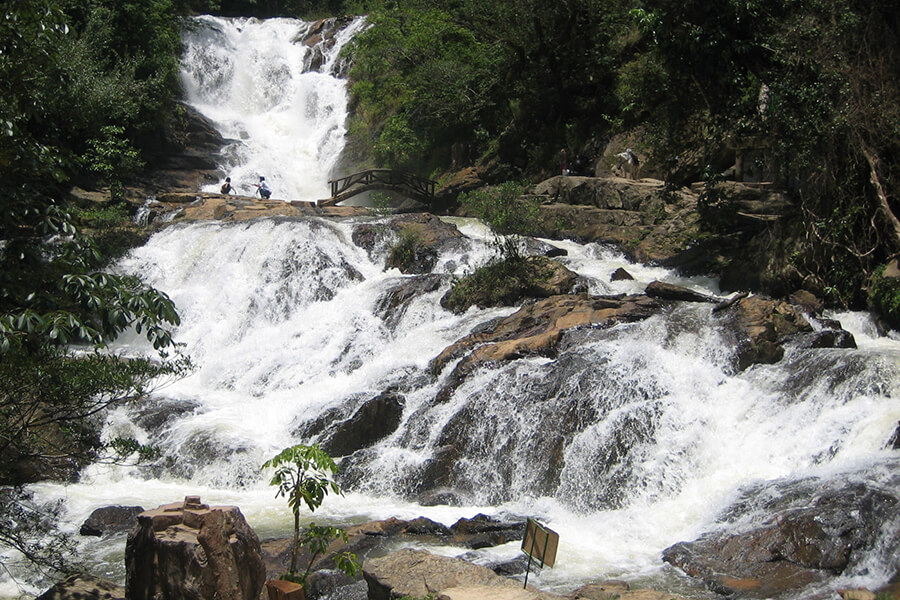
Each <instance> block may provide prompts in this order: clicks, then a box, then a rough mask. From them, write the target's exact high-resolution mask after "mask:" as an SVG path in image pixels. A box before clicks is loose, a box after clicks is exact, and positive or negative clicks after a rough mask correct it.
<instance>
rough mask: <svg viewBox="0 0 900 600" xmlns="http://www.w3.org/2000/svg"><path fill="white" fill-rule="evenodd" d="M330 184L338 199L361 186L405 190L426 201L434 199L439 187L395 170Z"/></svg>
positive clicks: (374, 171)
mask: <svg viewBox="0 0 900 600" xmlns="http://www.w3.org/2000/svg"><path fill="white" fill-rule="evenodd" d="M329 183H330V184H331V197H332V198H338V197H339V196H341V195H342V194H344V193H345V192H347V191H349V190H350V188H352V187H353V186H357V185H359V186H365V187H369V188H372V187H381V186H383V187H386V188H389V189H395V188H403V189H405V190H408V191H409V192H411V193H412V195H414V196H418V197H420V198H423V199H426V200H430V199H433V198H434V190H435V186H436V185H437V184H436V182H434V181H432V180H431V179H425V178H424V177H419V176H418V175H413V174H412V173H406V172H404V171H397V170H394V169H369V170H367V171H361V172H359V173H354V174H353V175H348V176H347V177H341V178H340V179H332V180H331V181H329Z"/></svg>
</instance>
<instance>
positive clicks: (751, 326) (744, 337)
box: [716, 296, 812, 371]
mask: <svg viewBox="0 0 900 600" xmlns="http://www.w3.org/2000/svg"><path fill="white" fill-rule="evenodd" d="M716 314H718V315H720V316H721V317H722V318H723V322H724V324H725V325H726V326H727V327H728V328H730V330H731V332H732V334H733V335H734V336H735V341H734V346H735V363H736V364H735V367H736V368H737V369H738V370H739V371H743V370H744V369H746V368H748V367H750V366H751V365H754V364H758V363H762V364H772V363H776V362H778V361H779V360H781V359H782V358H783V357H784V343H785V342H786V341H787V340H788V339H789V338H791V336H794V335H796V334H797V333H809V332H811V331H812V326H811V325H810V324H809V322H808V321H807V320H806V318H805V317H804V316H803V314H802V313H801V312H800V311H798V310H797V309H796V308H794V307H793V306H792V305H790V304H788V303H787V302H782V301H779V300H773V299H771V298H767V297H765V296H748V297H745V298H741V299H740V300H738V301H737V302H735V303H734V304H732V305H731V306H729V307H728V308H726V309H725V310H722V311H720V312H718V313H716Z"/></svg>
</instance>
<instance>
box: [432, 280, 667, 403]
mask: <svg viewBox="0 0 900 600" xmlns="http://www.w3.org/2000/svg"><path fill="white" fill-rule="evenodd" d="M658 306H659V304H658V302H657V301H656V300H653V299H652V298H649V297H647V296H623V297H609V296H588V295H587V294H573V295H560V296H551V297H549V298H546V299H544V300H539V301H537V302H534V303H532V304H527V305H525V306H523V307H522V308H520V309H519V310H518V311H516V312H515V313H513V314H512V315H510V316H508V317H506V318H504V319H500V320H499V321H497V322H496V323H494V324H493V325H491V326H489V327H488V328H487V329H486V330H484V331H480V332H477V333H473V334H471V335H468V336H466V337H464V338H462V339H461V340H459V341H457V342H456V343H454V344H453V345H451V346H449V347H447V348H445V349H444V351H443V352H441V354H440V355H438V356H437V357H436V358H435V359H434V360H433V361H432V362H431V365H430V367H431V370H432V372H434V373H437V372H440V371H441V370H442V369H443V368H444V367H445V366H446V365H447V364H449V363H450V362H451V361H452V360H455V359H457V358H459V357H460V356H462V357H463V358H462V360H461V361H460V362H459V363H458V364H457V366H456V367H455V369H454V373H453V375H451V377H450V379H451V383H452V382H454V381H455V382H459V381H460V380H461V379H462V378H463V377H464V376H465V374H466V373H468V372H470V371H472V370H473V369H474V368H476V367H477V366H478V365H480V364H483V363H485V362H489V361H505V360H513V359H516V358H521V357H523V356H553V355H554V354H555V353H556V347H557V344H558V343H559V341H560V339H561V338H562V335H563V333H564V332H565V331H568V330H571V329H576V328H579V327H608V326H610V325H613V324H615V323H624V322H631V321H637V320H640V319H645V318H647V317H649V316H650V315H651V314H653V311H654V310H655V309H656V308H657V307H658ZM450 391H452V390H450Z"/></svg>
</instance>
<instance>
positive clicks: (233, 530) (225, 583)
mask: <svg viewBox="0 0 900 600" xmlns="http://www.w3.org/2000/svg"><path fill="white" fill-rule="evenodd" d="M137 520H138V524H137V526H136V527H135V528H134V530H133V531H132V532H131V533H130V534H129V536H128V542H127V544H126V547H125V566H126V575H125V582H126V583H125V587H126V589H127V596H128V598H129V600H150V599H152V598H157V597H165V598H168V599H171V600H180V599H185V600H188V599H195V598H218V599H220V600H257V599H258V598H259V594H260V592H261V591H262V588H263V584H264V582H265V566H264V564H263V560H262V557H261V555H260V544H259V538H258V537H257V536H256V533H255V532H254V531H253V529H251V528H250V526H249V525H248V524H247V521H246V520H245V519H244V516H243V514H241V511H240V510H239V509H238V508H237V507H235V506H214V507H210V506H208V505H206V504H202V503H201V502H200V498H199V497H198V496H188V497H187V498H185V500H184V502H178V503H174V504H167V505H163V506H160V507H159V508H156V509H154V510H149V511H145V512H143V513H141V514H140V515H138V519H137Z"/></svg>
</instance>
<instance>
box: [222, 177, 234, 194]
mask: <svg viewBox="0 0 900 600" xmlns="http://www.w3.org/2000/svg"><path fill="white" fill-rule="evenodd" d="M222 193H223V194H233V193H234V188H233V187H232V185H231V177H226V178H225V183H223V184H222Z"/></svg>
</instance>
